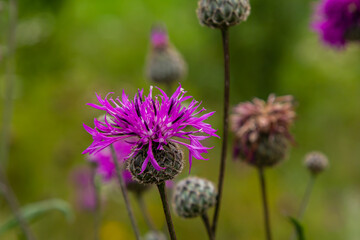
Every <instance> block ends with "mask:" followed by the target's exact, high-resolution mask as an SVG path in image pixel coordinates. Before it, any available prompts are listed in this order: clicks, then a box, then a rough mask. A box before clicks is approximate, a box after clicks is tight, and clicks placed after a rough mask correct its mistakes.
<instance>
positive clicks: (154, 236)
mask: <svg viewBox="0 0 360 240" xmlns="http://www.w3.org/2000/svg"><path fill="white" fill-rule="evenodd" d="M144 240H166V236H165V234H164V233H162V232H160V231H151V232H148V233H147V234H146V235H145V237H144Z"/></svg>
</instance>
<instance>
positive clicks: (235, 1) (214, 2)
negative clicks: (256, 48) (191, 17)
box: [197, 0, 250, 28]
mask: <svg viewBox="0 0 360 240" xmlns="http://www.w3.org/2000/svg"><path fill="white" fill-rule="evenodd" d="M249 14H250V4H249V1H248V0H199V2H198V9H197V15H198V18H199V21H200V23H201V24H203V25H206V26H208V27H211V28H227V27H230V26H234V25H237V24H239V23H240V22H244V21H246V19H247V18H248V16H249Z"/></svg>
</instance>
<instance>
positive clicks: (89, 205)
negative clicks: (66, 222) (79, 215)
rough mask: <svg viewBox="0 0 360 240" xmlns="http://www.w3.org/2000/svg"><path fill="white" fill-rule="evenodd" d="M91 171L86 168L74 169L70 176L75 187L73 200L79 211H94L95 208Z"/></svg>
mask: <svg viewBox="0 0 360 240" xmlns="http://www.w3.org/2000/svg"><path fill="white" fill-rule="evenodd" d="M92 174H93V173H92V171H91V169H90V168H88V167H82V168H78V169H75V170H74V172H73V173H72V175H71V179H72V182H73V183H74V184H73V186H74V187H75V200H76V205H77V206H78V208H79V209H82V210H86V211H94V210H95V208H96V196H95V187H94V184H93V176H92Z"/></svg>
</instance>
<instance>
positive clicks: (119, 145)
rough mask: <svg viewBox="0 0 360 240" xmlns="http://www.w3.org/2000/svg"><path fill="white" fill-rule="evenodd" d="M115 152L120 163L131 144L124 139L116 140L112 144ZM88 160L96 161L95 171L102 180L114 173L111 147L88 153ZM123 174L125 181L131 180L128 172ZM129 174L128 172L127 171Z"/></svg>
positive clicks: (108, 178) (129, 150) (112, 175)
mask: <svg viewBox="0 0 360 240" xmlns="http://www.w3.org/2000/svg"><path fill="white" fill-rule="evenodd" d="M113 146H114V150H115V153H116V155H117V158H118V160H119V161H121V162H120V164H123V163H124V161H125V158H126V156H128V155H129V154H130V152H131V145H130V144H129V143H127V142H125V141H118V142H116V143H114V144H113ZM89 161H91V162H94V163H96V165H97V167H96V169H97V173H98V174H100V175H101V176H102V178H103V180H104V181H109V180H111V179H112V178H113V177H114V176H115V175H116V169H115V164H114V161H113V158H112V154H111V149H110V148H109V147H107V148H105V149H103V150H101V151H99V152H97V153H95V154H92V155H89ZM126 172H128V171H125V173H124V174H123V177H124V180H125V182H127V181H129V180H131V176H128V174H126ZM128 173H129V174H130V172H128Z"/></svg>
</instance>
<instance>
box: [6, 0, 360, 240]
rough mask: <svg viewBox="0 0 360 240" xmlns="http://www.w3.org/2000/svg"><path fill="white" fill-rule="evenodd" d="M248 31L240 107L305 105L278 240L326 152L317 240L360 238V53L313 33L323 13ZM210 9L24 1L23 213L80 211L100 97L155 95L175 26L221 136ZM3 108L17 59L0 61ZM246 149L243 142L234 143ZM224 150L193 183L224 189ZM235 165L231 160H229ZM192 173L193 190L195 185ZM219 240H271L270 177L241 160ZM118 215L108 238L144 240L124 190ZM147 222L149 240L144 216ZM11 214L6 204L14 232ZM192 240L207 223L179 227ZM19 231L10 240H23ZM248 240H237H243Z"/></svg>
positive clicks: (155, 1)
mask: <svg viewBox="0 0 360 240" xmlns="http://www.w3.org/2000/svg"><path fill="white" fill-rule="evenodd" d="M1 4H2V5H3V10H2V11H0V51H1V53H0V56H3V57H4V52H5V51H6V34H5V33H6V31H7V29H6V24H7V11H6V4H7V1H1ZM251 4H252V13H251V15H250V17H249V19H248V21H247V22H246V23H243V24H241V25H239V26H237V27H234V28H232V29H231V39H230V45H231V61H232V62H231V67H232V70H231V74H232V83H231V103H232V105H235V104H236V103H238V102H240V101H246V100H250V99H252V98H253V97H255V96H258V97H261V98H266V97H267V96H268V94H269V93H276V94H278V95H284V94H292V95H294V96H295V97H296V99H297V101H298V103H299V106H298V109H297V112H298V119H297V122H296V124H295V126H294V128H293V133H294V135H295V139H296V145H295V146H294V147H293V149H292V151H291V154H290V155H289V157H288V160H287V161H286V162H284V163H282V164H281V165H279V166H278V167H276V168H275V169H272V170H270V171H268V174H267V175H268V180H269V184H268V185H269V193H270V204H271V214H272V216H271V218H272V225H273V228H274V235H275V236H276V239H286V238H287V237H288V236H289V234H290V232H291V225H290V224H289V223H288V220H287V217H286V216H287V215H289V214H290V215H294V213H295V212H296V210H297V208H298V206H299V203H300V197H301V196H302V194H303V192H304V190H305V185H306V182H307V180H308V174H307V172H306V170H305V169H304V168H303V167H302V158H303V156H304V154H305V153H306V152H308V151H311V150H321V151H323V152H325V153H326V154H327V155H328V156H329V159H330V163H331V167H330V169H329V170H328V171H327V172H326V173H324V174H323V175H322V176H320V178H319V180H318V182H317V183H316V186H315V192H314V194H313V196H312V201H311V203H310V206H309V208H308V212H307V213H306V216H305V219H304V222H305V224H304V226H305V234H306V235H307V236H308V238H309V239H327V240H333V239H334V240H335V239H349V240H352V239H358V236H359V234H360V232H359V231H360V230H359V228H358V226H357V223H358V222H359V221H360V202H359V196H360V175H359V169H360V161H358V160H359V156H360V148H359V143H360V135H359V134H358V131H359V127H360V126H359V124H360V112H359V111H358V109H359V108H360V94H359V92H360V81H359V76H360V68H359V67H358V64H359V62H360V57H359V56H360V54H359V53H360V50H359V47H358V46H350V47H348V48H347V49H345V50H344V51H337V50H332V49H330V48H328V47H326V46H323V45H322V44H321V43H320V42H319V40H318V38H317V36H316V34H315V33H313V32H312V31H311V29H310V28H309V26H310V21H311V12H312V9H313V4H314V2H311V1H308V0H305V1H300V0H293V1H288V0H275V1H269V0H252V1H251ZM196 6H197V1H195V0H193V1H184V0H173V1H163V0H152V1H139V0H132V1H113V0H93V1H87V0H77V1H70V0H52V1H47V0H31V1H30V0H21V1H19V23H18V29H17V37H18V41H17V44H18V49H17V54H16V60H17V66H16V67H17V71H16V73H17V74H16V80H17V82H16V99H15V109H14V117H13V125H12V140H11V152H10V154H11V155H10V157H11V159H10V162H9V165H8V175H9V178H10V181H11V183H12V185H13V187H14V190H15V192H16V193H17V195H18V197H19V199H20V202H21V204H27V203H31V202H35V201H40V200H44V199H48V198H62V199H65V200H68V201H70V202H72V203H74V188H73V186H72V182H71V173H72V171H73V169H74V168H77V167H79V166H81V165H84V164H86V161H85V160H84V159H85V157H84V156H83V155H81V152H82V151H83V150H84V149H85V148H86V147H87V146H88V145H89V144H90V141H91V139H90V136H89V135H88V134H87V133H86V132H85V131H84V129H83V127H82V123H83V122H85V123H88V124H90V123H91V121H92V119H93V118H94V116H97V115H98V114H99V112H98V111H96V110H93V109H92V108H90V107H86V106H85V104H86V103H88V102H95V101H96V99H95V94H94V93H95V92H97V93H100V94H102V95H104V94H105V93H107V92H110V91H113V92H116V93H120V92H121V90H122V89H123V88H124V89H126V91H127V92H128V93H129V94H130V95H132V94H133V93H135V91H136V89H137V88H145V89H148V87H149V85H150V83H149V82H147V81H146V80H145V78H144V73H143V68H144V61H145V56H146V52H147V51H148V48H149V46H148V45H149V43H148V42H149V39H148V37H149V31H150V28H151V25H152V24H153V23H155V22H158V21H162V22H165V23H166V24H167V27H168V31H169V34H170V38H171V40H172V42H173V43H174V44H175V45H176V46H177V48H178V49H179V50H180V51H181V52H182V53H183V55H184V57H185V58H186V60H187V61H188V64H189V75H188V78H187V79H186V81H184V82H183V87H184V88H185V89H186V90H188V92H189V94H190V95H192V96H194V97H195V98H196V99H199V100H203V106H204V107H205V108H207V109H208V110H209V111H210V110H211V111H212V110H215V111H217V112H218V113H217V114H216V116H215V117H212V118H211V119H210V122H211V123H212V124H214V127H215V128H217V129H221V115H222V106H221V103H222V91H223V88H222V86H223V66H222V48H221V39H220V32H219V31H216V30H211V29H208V28H205V27H201V26H200V25H199V24H198V20H197V17H196V14H195V9H196ZM0 59H2V60H0V79H1V85H0V90H1V91H0V94H1V100H0V101H1V103H2V102H3V98H2V97H3V94H4V90H3V89H4V88H3V80H4V59H3V58H2V57H0ZM231 138H232V136H231ZM220 144H221V141H220V140H218V139H212V140H210V141H209V142H208V145H214V146H215V148H214V149H213V150H212V151H211V153H210V154H209V155H208V157H209V158H210V160H209V161H208V162H204V161H196V162H194V164H193V169H192V172H191V174H192V175H199V176H203V177H207V178H209V179H211V180H213V181H216V179H217V169H218V164H219V157H220ZM229 153H230V149H229ZM187 172H188V171H187V170H185V171H184V172H183V174H182V176H181V177H180V178H182V177H185V176H187V174H188V173H187ZM225 181H226V182H225V192H224V194H225V195H224V201H223V206H222V212H221V216H220V225H219V233H218V234H219V239H261V238H262V237H263V234H264V233H263V226H262V215H261V213H262V212H261V208H260V206H261V205H260V198H259V195H260V191H259V187H258V179H257V175H256V171H255V170H254V169H253V168H251V167H248V166H246V165H243V164H241V163H238V162H232V161H230V159H229V161H228V165H227V176H226V179H225ZM106 192H107V195H109V196H108V197H107V198H108V201H107V204H106V205H105V206H104V209H103V210H104V216H103V224H102V229H101V234H102V237H103V239H107V240H111V239H131V238H132V237H133V236H132V231H131V229H130V224H129V221H128V219H127V215H126V213H125V210H124V206H123V202H122V198H121V195H120V194H119V192H118V190H116V188H113V187H108V189H106ZM147 201H148V205H149V208H150V211H151V213H152V214H153V215H154V218H155V220H156V224H157V226H159V227H161V226H162V225H163V224H164V217H163V213H162V211H161V205H160V200H159V198H158V196H157V193H156V191H155V189H153V190H152V191H151V192H149V193H148V194H147ZM135 210H136V214H137V216H138V219H139V223H140V225H141V227H142V229H143V233H144V232H145V229H146V227H145V223H144V222H143V220H142V218H141V216H140V213H139V211H138V208H135ZM9 215H10V212H9V209H8V207H7V206H6V204H5V202H4V201H3V199H0V223H1V222H4V221H5V219H6V218H7V217H8V216H9ZM91 216H92V215H91V213H86V212H83V211H80V210H79V209H78V210H76V218H75V221H74V222H73V223H72V224H69V223H67V222H66V221H65V219H64V218H63V217H62V216H61V215H60V214H58V213H56V212H54V213H52V214H49V215H48V216H47V217H46V219H41V220H39V221H37V222H36V223H34V224H33V225H32V228H33V229H34V231H35V234H36V235H37V236H38V239H52V240H58V239H59V240H60V239H61V240H63V239H90V237H91V236H92V226H93V223H92V218H91ZM175 227H176V230H177V232H178V235H179V239H180V240H181V239H205V237H206V235H205V234H206V232H205V229H203V226H202V224H201V221H200V219H194V220H187V221H185V220H182V219H179V218H177V217H175ZM16 235H17V232H16V230H14V231H12V232H9V233H8V234H7V235H5V239H15V238H16ZM235 236H236V237H235Z"/></svg>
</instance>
